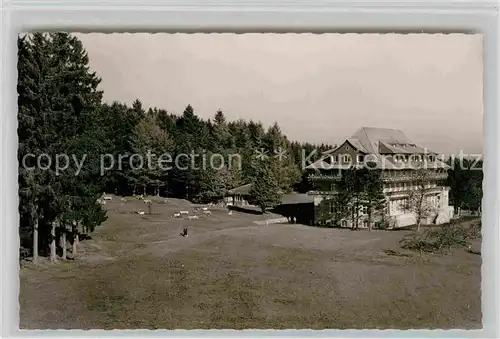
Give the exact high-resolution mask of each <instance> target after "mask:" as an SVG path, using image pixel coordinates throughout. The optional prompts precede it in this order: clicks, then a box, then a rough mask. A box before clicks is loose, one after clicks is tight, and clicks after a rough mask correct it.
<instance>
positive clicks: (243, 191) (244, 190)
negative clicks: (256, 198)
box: [228, 184, 252, 195]
mask: <svg viewBox="0 0 500 339" xmlns="http://www.w3.org/2000/svg"><path fill="white" fill-rule="evenodd" d="M251 188H252V184H246V185H242V186H238V187H235V188H233V189H231V190H229V191H228V193H229V194H233V195H249V194H250V189H251Z"/></svg>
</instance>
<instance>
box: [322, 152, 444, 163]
mask: <svg viewBox="0 0 500 339" xmlns="http://www.w3.org/2000/svg"><path fill="white" fill-rule="evenodd" d="M425 158H426V159H427V160H428V161H435V160H436V157H435V156H434V155H428V156H426V157H425ZM340 159H342V162H344V163H350V162H351V161H352V158H351V156H350V155H349V154H343V155H335V156H330V160H331V162H332V163H338V162H339V160H340ZM356 160H357V163H358V164H362V163H363V162H364V161H365V157H364V155H358V156H357V157H356ZM393 160H394V162H408V160H410V161H412V162H422V161H424V156H422V155H418V154H416V155H410V156H408V155H401V154H396V155H393Z"/></svg>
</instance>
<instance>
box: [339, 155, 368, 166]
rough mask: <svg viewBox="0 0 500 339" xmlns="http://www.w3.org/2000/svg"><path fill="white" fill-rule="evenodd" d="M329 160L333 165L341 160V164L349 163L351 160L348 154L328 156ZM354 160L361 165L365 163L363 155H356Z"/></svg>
mask: <svg viewBox="0 0 500 339" xmlns="http://www.w3.org/2000/svg"><path fill="white" fill-rule="evenodd" d="M330 159H331V161H332V162H334V163H338V162H339V160H340V159H342V162H344V163H345V162H348V163H350V162H351V160H352V158H351V156H350V155H349V154H344V155H335V156H330ZM356 160H357V162H358V163H360V164H362V163H363V162H364V161H365V157H364V156H363V155H358V156H357V158H356Z"/></svg>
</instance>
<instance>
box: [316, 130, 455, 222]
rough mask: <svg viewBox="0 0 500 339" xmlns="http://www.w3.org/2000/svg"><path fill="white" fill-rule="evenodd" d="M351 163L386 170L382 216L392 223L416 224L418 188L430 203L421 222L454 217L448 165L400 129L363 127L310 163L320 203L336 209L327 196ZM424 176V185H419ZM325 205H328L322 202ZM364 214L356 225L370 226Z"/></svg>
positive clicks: (332, 191) (334, 188)
mask: <svg viewBox="0 0 500 339" xmlns="http://www.w3.org/2000/svg"><path fill="white" fill-rule="evenodd" d="M352 166H354V167H357V168H360V167H364V166H366V167H367V168H369V169H375V168H378V169H381V170H382V174H381V179H382V182H383V192H384V195H385V199H386V209H385V211H386V212H385V213H384V218H385V220H386V221H387V223H388V224H389V227H391V228H398V227H405V226H409V225H413V224H416V221H417V220H416V219H417V217H416V215H417V214H416V213H415V211H414V208H411V204H410V203H409V199H412V198H411V197H414V196H415V193H416V191H417V190H418V192H421V193H423V194H422V196H423V197H424V201H423V204H424V205H425V206H426V213H425V214H424V216H425V217H423V218H422V219H421V223H422V224H442V223H446V222H449V221H450V219H451V218H452V216H453V207H452V206H449V205H448V193H449V188H448V187H446V186H445V184H444V183H445V180H446V178H447V170H448V168H449V166H448V165H447V164H445V163H444V162H443V161H441V160H440V159H438V157H437V154H436V153H434V152H430V151H429V150H427V149H424V148H422V147H420V146H418V145H416V144H415V143H413V142H412V141H411V140H409V139H408V138H407V137H406V136H405V135H404V133H403V132H402V131H400V130H394V129H386V128H371V127H362V128H360V129H359V130H358V131H357V132H356V133H354V135H352V137H351V138H349V139H347V140H345V141H344V142H343V143H342V144H341V145H340V146H339V147H337V148H335V149H332V150H329V151H327V152H325V153H324V154H323V156H322V157H321V159H320V160H318V161H316V162H315V163H313V164H311V165H309V166H308V167H307V169H309V170H310V171H311V174H310V176H309V178H310V180H311V181H312V183H313V185H314V187H315V190H314V191H311V192H309V194H310V195H312V196H313V197H314V204H315V206H316V207H318V208H319V207H321V208H323V209H325V208H326V209H331V210H332V211H333V209H334V206H333V205H332V199H329V198H332V197H333V196H334V195H335V194H336V182H338V180H340V171H339V170H343V169H348V168H351V167H352ZM422 179H424V180H425V184H424V185H421V184H422ZM423 186H424V187H425V189H422V187H423ZM325 204H327V205H328V206H322V205H325ZM361 214H362V218H361V221H360V220H359V219H358V225H359V226H360V227H367V226H368V224H367V222H368V220H367V218H366V210H363V211H361ZM363 214H364V217H363ZM375 221H376V220H375V219H374V222H375ZM337 222H338V223H339V225H340V226H345V227H350V226H351V223H352V222H353V221H352V220H349V219H348V218H347V219H343V220H339V221H337ZM372 226H374V225H372Z"/></svg>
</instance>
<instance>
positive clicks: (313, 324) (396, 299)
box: [19, 198, 481, 329]
mask: <svg viewBox="0 0 500 339" xmlns="http://www.w3.org/2000/svg"><path fill="white" fill-rule="evenodd" d="M128 200H129V201H127V202H121V201H120V200H119V199H114V200H113V201H111V202H109V203H108V204H106V205H105V207H106V208H107V209H108V217H109V218H108V220H107V221H106V222H105V223H104V224H103V225H101V226H100V227H99V228H98V229H97V230H96V232H94V233H93V234H92V239H90V240H85V241H82V242H81V243H80V248H79V251H80V252H79V257H78V258H77V259H76V260H75V261H59V262H58V263H57V264H49V263H41V264H39V265H38V266H36V267H35V266H34V265H32V264H31V263H27V264H22V267H21V272H20V285H21V292H20V297H19V300H20V308H21V309H20V327H21V328H22V329H76V328H81V329H91V328H100V329H115V328H116V329H133V328H141V329H180V328H182V329H210V328H220V329H222V328H232V329H244V328H259V329H265V328H274V329H286V328H312V329H325V328H335V329H348V328H357V329H363V328H380V329H382V328H399V329H408V328H466V329H477V328H481V286H480V284H481V257H480V256H479V255H475V254H471V253H468V252H467V251H465V250H463V249H457V250H454V251H453V252H452V254H449V255H441V256H427V257H426V258H425V260H421V259H419V258H418V256H413V255H410V256H397V255H390V254H388V253H391V251H401V249H400V247H399V244H398V241H399V239H401V238H402V237H403V235H404V234H406V233H407V232H408V231H372V232H368V231H358V232H352V231H350V230H342V229H328V228H315V227H310V226H302V225H289V224H274V225H269V226H266V225H265V224H264V225H259V224H257V223H255V222H254V221H257V220H263V219H266V218H273V217H276V216H272V215H271V216H269V215H267V216H265V215H264V216H262V215H249V214H242V213H237V212H233V214H232V215H228V214H227V211H222V210H220V211H217V210H214V211H212V214H211V215H208V216H202V217H201V218H200V219H199V220H187V219H177V218H172V217H171V215H172V214H173V213H174V212H178V211H179V210H184V209H185V210H187V209H190V208H192V206H193V205H191V204H190V203H188V202H186V201H182V200H175V199H169V202H168V203H161V202H155V203H153V215H138V214H134V212H135V211H138V210H139V209H142V210H144V211H146V213H147V208H146V206H145V205H144V204H143V203H141V202H139V201H136V200H132V198H128ZM185 226H187V227H188V229H189V233H188V235H189V236H188V237H187V238H185V237H181V236H180V235H179V233H180V232H181V231H182V228H183V227H185ZM475 246H478V244H475Z"/></svg>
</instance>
